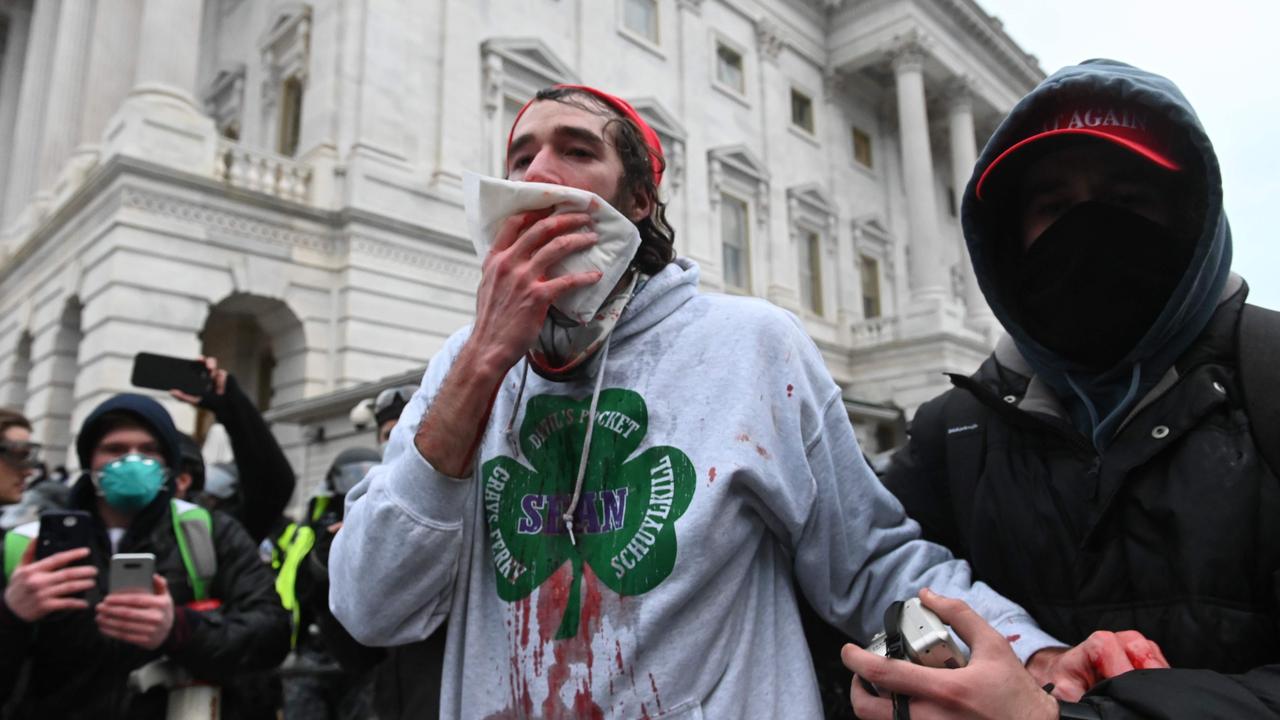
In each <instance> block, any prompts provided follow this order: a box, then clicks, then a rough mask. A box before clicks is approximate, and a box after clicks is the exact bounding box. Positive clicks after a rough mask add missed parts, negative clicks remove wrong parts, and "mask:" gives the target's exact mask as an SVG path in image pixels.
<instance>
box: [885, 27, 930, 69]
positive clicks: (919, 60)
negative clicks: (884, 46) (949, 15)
mask: <svg viewBox="0 0 1280 720" xmlns="http://www.w3.org/2000/svg"><path fill="white" fill-rule="evenodd" d="M930 44H931V43H930V42H929V40H928V38H926V37H925V35H924V34H923V33H921V32H920V31H919V30H916V29H914V28H912V29H911V30H909V31H907V32H905V33H903V34H901V35H898V36H897V37H895V38H894V39H893V43H892V44H891V45H890V47H889V51H888V55H889V62H890V64H891V65H892V66H893V72H894V74H896V75H901V74H902V73H907V72H920V71H921V70H923V69H924V59H925V57H926V56H927V55H928V54H929V46H930Z"/></svg>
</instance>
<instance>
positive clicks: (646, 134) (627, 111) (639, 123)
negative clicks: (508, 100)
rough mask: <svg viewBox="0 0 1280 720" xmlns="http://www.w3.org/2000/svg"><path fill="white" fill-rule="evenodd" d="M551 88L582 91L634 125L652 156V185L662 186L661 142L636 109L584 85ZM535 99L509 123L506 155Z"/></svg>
mask: <svg viewBox="0 0 1280 720" xmlns="http://www.w3.org/2000/svg"><path fill="white" fill-rule="evenodd" d="M552 87H554V88H558V89H562V90H582V91H583V92H586V93H589V94H591V95H593V96H595V97H596V98H598V99H599V100H600V101H602V102H604V103H605V104H606V105H608V106H609V107H611V108H613V109H614V110H617V111H618V112H619V113H621V114H622V116H623V117H625V118H627V119H628V120H630V121H631V122H633V123H635V124H636V127H638V128H639V129H640V136H641V137H643V138H644V142H645V144H646V145H648V146H649V149H650V150H651V151H652V155H651V156H650V162H651V163H652V166H653V184H654V185H655V186H657V185H661V184H662V167H663V165H664V160H663V158H664V156H663V154H662V141H661V140H659V139H658V133H656V132H654V130H653V128H651V127H649V123H647V122H645V121H644V118H642V117H640V113H638V112H636V109H635V108H633V107H631V103H629V102H627V101H626V100H623V99H622V98H620V97H617V96H616V95H610V94H609V93H607V92H604V91H602V90H597V89H595V88H593V87H588V86H586V85H563V84H561V85H553V86H552ZM537 99H538V98H537V97H536V96H535V97H534V98H532V99H530V100H529V102H527V103H525V104H524V107H522V108H520V112H518V113H516V119H515V120H514V121H512V123H511V130H510V131H508V132H507V152H508V153H509V152H511V141H512V140H514V139H515V132H516V125H519V124H520V118H521V117H523V116H524V111H525V110H528V109H529V106H530V105H532V104H533V103H534V102H535V101H536V100H537Z"/></svg>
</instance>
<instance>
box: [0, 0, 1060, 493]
mask: <svg viewBox="0 0 1280 720" xmlns="http://www.w3.org/2000/svg"><path fill="white" fill-rule="evenodd" d="M0 38H2V40H3V53H2V55H0V157H2V158H3V161H2V162H0V201H2V202H0V247H2V252H3V259H0V403H3V404H5V405H11V406H17V407H22V408H25V411H26V412H27V414H28V415H30V416H31V417H32V418H33V419H34V421H35V424H36V431H35V434H36V437H37V439H39V440H40V441H42V442H44V443H46V444H47V445H48V446H49V447H50V448H51V454H52V458H54V459H56V458H60V457H64V456H66V455H68V454H69V453H68V447H69V444H70V443H71V440H72V438H73V432H74V428H75V427H77V426H78V424H79V422H80V420H81V419H82V418H83V417H84V415H85V414H86V413H87V412H88V410H90V409H91V408H92V407H93V406H94V405H95V404H97V403H98V402H100V401H101V400H102V399H104V398H105V397H106V396H108V395H109V394H111V393H114V392H118V391H121V390H126V389H129V388H130V382H129V378H130V371H131V366H132V359H133V356H134V354H135V353H137V352H139V351H152V352H159V353H164V354H170V355H178V356H188V357H194V356H196V355H198V354H200V353H202V352H205V353H210V354H215V355H217V356H218V357H219V358H221V359H222V360H223V362H224V364H226V365H229V366H231V367H232V368H233V370H234V371H235V372H236V374H237V375H238V376H239V377H240V378H241V380H242V383H243V384H244V385H245V386H246V388H247V389H248V391H249V392H250V393H251V394H252V396H254V397H256V398H257V399H258V400H259V402H260V406H261V407H263V408H264V409H268V410H269V417H270V418H271V419H273V420H274V421H275V422H276V427H277V431H278V432H279V433H280V435H281V437H282V439H283V440H284V441H285V443H286V446H287V447H288V448H289V450H290V452H291V454H292V456H293V458H294V461H295V464H296V466H297V467H298V469H299V470H300V474H302V475H303V476H304V477H306V478H308V479H309V480H310V481H312V482H314V481H316V480H318V478H319V477H320V475H321V473H322V472H323V470H324V469H325V467H326V466H327V463H328V460H329V458H330V457H331V456H332V454H333V453H334V452H336V450H337V449H338V448H340V447H343V446H345V445H348V444H351V443H354V442H361V443H364V442H371V441H372V434H371V432H370V433H360V434H358V435H357V434H355V431H354V430H353V429H352V427H351V425H350V423H349V421H348V420H347V412H348V410H350V408H351V406H352V405H353V404H354V403H355V402H356V401H357V400H359V399H360V398H362V397H364V396H366V395H368V394H370V393H371V392H373V391H374V390H375V389H376V388H377V387H381V386H383V385H389V384H392V383H395V382H400V381H404V380H406V379H412V380H416V377H417V376H418V374H419V373H420V372H421V369H422V367H423V366H424V365H425V363H426V362H427V360H428V359H429V358H430V356H431V355H432V353H434V352H435V351H436V350H437V349H438V348H439V347H440V346H441V344H442V342H443V341H444V339H445V338H446V337H447V336H448V335H449V333H451V332H452V331H453V330H455V329H457V328H458V327H460V326H461V325H463V324H464V323H466V322H467V321H468V319H469V317H470V315H471V313H472V310H473V293H474V288H475V286H476V283H477V281H478V277H479V275H478V261H477V259H476V257H475V256H474V254H473V252H472V250H471V244H470V242H469V240H468V239H467V238H466V236H465V232H464V229H463V219H462V210H461V203H460V175H461V173H462V171H463V170H466V169H471V170H480V171H487V172H491V173H497V172H499V171H500V167H501V162H502V156H503V150H504V143H505V138H506V131H507V129H508V127H509V126H510V124H511V121H512V118H513V116H514V113H515V111H516V110H517V109H518V108H519V107H520V105H521V104H522V103H523V101H524V100H525V99H527V98H528V97H529V96H530V95H531V94H532V93H533V92H534V91H535V90H537V89H538V88H540V87H543V86H547V85H550V84H552V83H555V82H563V81H571V82H583V83H588V84H592V85H597V86H600V87H603V88H607V89H609V90H611V91H613V92H615V93H617V94H619V95H622V96H624V97H626V98H628V99H629V100H630V101H631V102H632V103H633V104H634V105H635V106H636V107H637V108H638V109H639V110H640V112H641V113H642V114H644V115H645V116H646V117H647V118H648V119H649V120H650V121H651V123H652V124H653V126H654V127H655V129H657V130H658V131H659V133H660V134H661V135H662V138H663V141H664V144H665V146H666V152H667V158H668V162H669V165H670V169H669V171H668V172H667V176H666V180H665V182H664V185H665V188H664V192H665V194H666V199H667V200H668V201H669V203H670V217H671V219H672V222H673V224H674V226H675V227H676V229H677V246H678V250H679V251H680V253H681V254H682V255H686V256H688V257H691V258H693V259H694V260H696V261H697V262H698V263H699V264H700V265H701V267H702V271H703V275H702V277H703V282H704V284H705V286H706V289H707V290H709V291H727V292H740V293H753V294H756V295H761V296H764V297H766V298H768V299H770V300H772V301H773V302H775V303H777V304H779V305H781V306H783V307H786V308H788V309H791V310H793V311H794V312H796V313H797V314H798V315H800V316H801V317H802V318H803V319H804V322H805V324H806V326H807V327H808V329H809V331H810V333H811V334H812V336H813V337H814V339H815V340H816V341H817V343H818V345H819V347H820V348H821V349H822V351H823V353H824V355H825V356H826V358H827V361H828V363H829V365H830V368H831V372H832V374H833V375H834V376H835V378H836V379H837V381H838V382H840V383H841V385H842V386H843V387H845V389H846V398H847V401H848V406H849V410H850V413H851V418H852V419H853V420H854V422H855V425H856V426H857V428H858V430H859V434H860V435H861V437H862V438H863V440H864V442H865V444H866V445H867V449H868V451H870V452H875V451H879V450H883V449H885V448H886V447H888V446H890V445H892V444H894V443H897V442H899V441H900V440H901V437H902V435H901V427H902V421H903V420H904V418H909V417H910V415H911V413H912V412H913V411H914V409H915V408H916V407H917V406H918V405H919V404H920V403H921V402H923V401H924V400H926V399H928V398H929V397H931V396H933V395H934V394H936V393H937V392H939V391H940V390H941V389H943V388H944V387H945V379H944V378H942V377H941V375H940V372H942V371H948V370H955V371H970V370H971V369H972V368H974V367H975V366H976V364H977V363H978V362H979V360H980V358H982V357H983V356H984V355H985V354H986V352H987V351H988V350H989V348H990V346H991V342H992V329H991V319H990V315H989V311H987V310H986V308H985V305H984V303H983V302H982V299H981V296H980V294H979V293H978V292H977V288H976V286H975V283H974V282H973V280H972V275H971V273H970V272H969V271H968V263H967V262H966V260H965V255H964V252H965V251H964V248H963V244H962V242H961V240H960V233H959V227H958V223H957V220H956V213H955V206H956V203H957V199H956V198H957V196H958V193H959V192H960V191H961V189H962V187H963V184H964V182H965V180H966V179H967V177H968V174H969V170H970V168H971V166H972V164H973V160H974V156H975V147H976V146H977V144H978V143H980V142H982V141H983V140H984V139H985V138H986V137H987V136H988V134H989V133H990V131H991V129H992V128H994V126H995V123H996V122H997V120H998V119H999V117H1001V116H1002V114H1003V113H1004V112H1005V111H1007V110H1008V109H1009V108H1010V107H1011V106H1012V104H1013V103H1014V102H1015V101H1016V99H1017V98H1018V97H1020V96H1021V95H1022V94H1023V93H1024V92H1025V91H1026V90H1028V89H1029V88H1031V87H1032V86H1033V85H1034V84H1035V83H1036V82H1037V81H1038V80H1039V79H1040V78H1041V77H1042V72H1041V70H1040V68H1039V67H1038V65H1037V63H1036V61H1035V59H1034V58H1033V57H1031V56H1029V55H1027V54H1026V53H1025V52H1024V51H1022V50H1021V49H1020V48H1019V47H1018V46H1017V45H1016V44H1015V43H1014V42H1013V41H1012V40H1011V39H1010V38H1009V37H1008V36H1007V35H1005V34H1004V32H1003V31H1002V30H1001V27H1000V23H999V22H998V21H997V20H995V19H993V18H991V17H989V16H988V15H986V14H985V13H984V12H983V11H982V9H981V8H980V7H979V6H978V5H977V4H976V3H975V2H974V0H312V1H311V2H286V1H277V0H0ZM166 402H168V404H169V407H170V408H171V409H172V410H173V411H174V414H175V417H176V418H177V420H178V422H179V425H180V426H181V427H183V428H184V429H187V430H201V431H202V430H203V427H198V425H202V424H203V423H204V422H207V420H198V419H197V417H196V414H195V412H194V410H193V409H192V408H189V407H186V406H183V405H180V404H178V403H175V402H172V401H169V400H168V399H167V398H166ZM304 492H305V491H304Z"/></svg>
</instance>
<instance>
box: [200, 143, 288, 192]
mask: <svg viewBox="0 0 1280 720" xmlns="http://www.w3.org/2000/svg"><path fill="white" fill-rule="evenodd" d="M213 172H214V177H216V178H217V179H218V180H220V181H222V182H225V183H226V184H228V185H230V186H231V187H235V188H241V189H243V190H252V191H255V192H260V193H266V194H267V195H271V196H274V197H278V198H280V199H282V200H291V201H293V202H300V203H305V202H308V201H309V200H310V199H311V168H309V167H307V166H306V165H303V164H302V163H299V162H297V161H295V160H290V159H289V158H286V157H281V156H279V155H273V154H272V153H268V152H263V151H261V150H250V149H249V148H246V147H245V146H243V145H240V144H239V143H234V142H230V141H228V140H221V139H220V140H219V141H218V159H217V162H215V163H214V170H213Z"/></svg>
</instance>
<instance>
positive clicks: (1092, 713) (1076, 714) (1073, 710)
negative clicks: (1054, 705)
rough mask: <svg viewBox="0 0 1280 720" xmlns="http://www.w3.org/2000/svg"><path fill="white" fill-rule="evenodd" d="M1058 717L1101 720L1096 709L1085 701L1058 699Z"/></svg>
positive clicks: (1073, 719)
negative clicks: (1076, 701) (1075, 701)
mask: <svg viewBox="0 0 1280 720" xmlns="http://www.w3.org/2000/svg"><path fill="white" fill-rule="evenodd" d="M1058 718H1059V719H1060V720H1102V715H1101V714H1100V713H1099V712H1098V709H1097V708H1095V707H1094V706H1092V705H1089V704H1087V703H1074V702H1063V701H1061V700H1059V701H1058Z"/></svg>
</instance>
